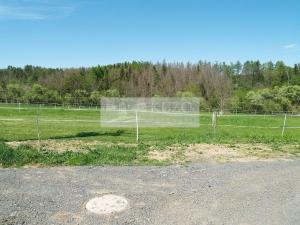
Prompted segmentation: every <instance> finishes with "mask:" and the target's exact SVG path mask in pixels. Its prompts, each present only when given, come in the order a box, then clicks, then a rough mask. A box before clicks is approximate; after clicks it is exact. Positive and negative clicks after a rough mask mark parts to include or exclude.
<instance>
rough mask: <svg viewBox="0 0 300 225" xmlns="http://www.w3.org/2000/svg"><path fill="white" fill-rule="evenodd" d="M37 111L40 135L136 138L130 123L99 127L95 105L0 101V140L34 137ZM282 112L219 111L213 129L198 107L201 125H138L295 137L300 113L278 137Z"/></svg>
mask: <svg viewBox="0 0 300 225" xmlns="http://www.w3.org/2000/svg"><path fill="white" fill-rule="evenodd" d="M37 113H38V114H39V130H40V138H41V139H72V138H76V139H81V140H87V141H91V140H97V141H103V142H112V143H116V142H124V143H135V141H136V140H135V138H136V133H135V132H136V131H135V129H134V128H103V127H101V126H100V112H99V110H96V109H81V110H75V109H73V110H68V109H62V108H56V109H55V108H53V107H51V108H47V107H42V108H41V109H39V107H38V106H30V105H26V106H25V107H24V106H23V107H22V108H21V110H20V111H19V109H18V107H17V105H0V127H1V129H0V140H1V141H21V140H34V139H37V131H38V127H37V121H36V118H37ZM283 122H284V116H283V115H266V116H264V115H250V114H248V115H247V114H237V115H236V114H229V115H224V116H220V117H218V122H217V125H218V126H217V129H216V130H215V131H214V130H213V129H212V127H211V113H200V127H199V128H140V141H141V142H143V143H157V144H163V143H167V144H172V143H202V142H205V143H211V142H214V143H215V142H217V143H232V142H234V143H249V142H259V143H270V142H284V143H297V142H298V141H299V138H300V129H299V128H300V116H288V117H287V123H286V126H287V128H286V129H285V133H284V137H283V138H282V137H281V132H282V126H283Z"/></svg>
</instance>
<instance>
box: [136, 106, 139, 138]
mask: <svg viewBox="0 0 300 225" xmlns="http://www.w3.org/2000/svg"><path fill="white" fill-rule="evenodd" d="M135 123H136V143H137V144H138V143H139V120H138V112H137V110H136V111H135Z"/></svg>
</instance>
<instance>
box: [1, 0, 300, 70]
mask: <svg viewBox="0 0 300 225" xmlns="http://www.w3.org/2000/svg"><path fill="white" fill-rule="evenodd" d="M133 60H135V61H151V62H154V63H155V62H158V61H162V60H166V61H167V62H191V63H196V62H198V61H199V60H203V61H210V62H226V63H230V62H236V61H237V60H239V61H241V62H245V61H246V60H261V61H262V62H267V61H270V60H272V61H277V60H283V61H284V62H285V63H286V64H288V65H293V64H295V63H300V1H299V0H284V1H282V0H77V1H75V0H0V68H4V67H7V66H8V65H12V66H21V67H23V66H24V65H28V64H30V65H35V66H45V67H61V68H67V67H81V66H84V67H88V66H96V65H106V64H113V63H118V62H124V61H133Z"/></svg>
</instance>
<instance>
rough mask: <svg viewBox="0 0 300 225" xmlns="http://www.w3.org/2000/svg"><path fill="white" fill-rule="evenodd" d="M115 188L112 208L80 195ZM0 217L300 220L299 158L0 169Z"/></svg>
mask: <svg viewBox="0 0 300 225" xmlns="http://www.w3.org/2000/svg"><path fill="white" fill-rule="evenodd" d="M106 194H114V195H119V196H123V197H125V198H126V199H127V201H128V203H129V207H128V208H127V209H126V210H125V211H123V212H121V213H118V214H112V215H110V216H100V215H96V214H93V213H90V212H88V211H87V210H86V209H85V205H86V203H87V202H88V201H89V200H90V199H92V198H94V197H101V196H103V195H106ZM0 224H1V225H14V224H22V225H26V224H35V225H36V224H43V225H50V224H70V225H71V224H72V225H75V224H80V225H82V224H83V225H84V224H97V225H98V224H122V225H124V224H138V225H142V224H151V225H152V224H154V225H155V224H162V225H168V224H170V225H171V224H172V225H176V224H180V225H186V224H187V225H189V224H193V225H196V224H197V225H202V224H203V225H206V224H207V225H208V224H218V225H219V224H228V225H235V224H239V225H252V224H255V225H260V224H261V225H268V224H270V225H271V224H272V225H276V224H278V225H279V224H280V225H282V224H286V225H293V224H295V225H296V224H297V225H298V224H300V161H299V160H295V161H270V162H259V161H257V162H236V163H227V164H217V163H197V164H190V165H187V166H168V167H55V168H26V169H0Z"/></svg>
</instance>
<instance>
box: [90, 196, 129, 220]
mask: <svg viewBox="0 0 300 225" xmlns="http://www.w3.org/2000/svg"><path fill="white" fill-rule="evenodd" d="M127 207H128V201H127V200H126V199H125V198H123V197H121V196H117V195H104V196H102V197H97V198H93V199H91V200H90V201H89V202H88V203H87V204H86V206H85V208H86V209H87V210H88V211H90V212H92V213H96V214H100V215H108V214H111V213H118V212H121V211H123V210H125V209H126V208H127Z"/></svg>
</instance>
